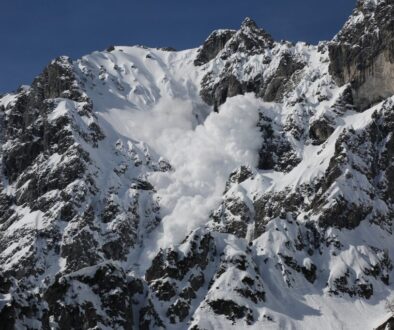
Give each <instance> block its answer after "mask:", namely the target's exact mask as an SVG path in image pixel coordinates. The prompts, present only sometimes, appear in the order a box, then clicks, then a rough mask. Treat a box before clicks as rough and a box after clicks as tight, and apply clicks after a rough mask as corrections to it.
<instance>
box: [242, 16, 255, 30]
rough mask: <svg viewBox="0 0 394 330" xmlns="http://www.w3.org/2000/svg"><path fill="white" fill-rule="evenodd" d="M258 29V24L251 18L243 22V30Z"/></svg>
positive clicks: (246, 18)
mask: <svg viewBox="0 0 394 330" xmlns="http://www.w3.org/2000/svg"><path fill="white" fill-rule="evenodd" d="M246 28H249V29H258V26H257V24H256V22H255V21H254V20H253V19H251V18H250V17H245V19H244V20H243V22H242V24H241V29H246Z"/></svg>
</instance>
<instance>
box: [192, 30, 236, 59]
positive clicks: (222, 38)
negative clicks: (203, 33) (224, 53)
mask: <svg viewBox="0 0 394 330" xmlns="http://www.w3.org/2000/svg"><path fill="white" fill-rule="evenodd" d="M234 34H235V31H233V30H219V31H214V32H213V33H212V34H211V35H210V36H209V37H208V39H207V40H206V41H205V42H204V44H203V45H202V47H201V49H200V50H199V52H198V55H197V58H196V59H195V61H194V65H203V64H206V63H208V62H209V61H210V60H212V59H214V58H215V57H216V55H217V54H218V53H219V52H220V51H221V50H222V49H223V48H224V46H225V45H226V43H227V41H229V40H230V38H231V37H232V36H233V35H234Z"/></svg>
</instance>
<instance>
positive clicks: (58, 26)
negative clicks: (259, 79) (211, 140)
mask: <svg viewBox="0 0 394 330" xmlns="http://www.w3.org/2000/svg"><path fill="white" fill-rule="evenodd" d="M355 2H356V0H198V1H197V0H176V1H175V0H164V1H163V0H162V1H158V0H139V1H135V0H61V1H60V0H1V8H0V11H1V14H0V42H1V51H0V93H1V92H5V91H11V90H15V89H16V88H17V87H18V86H19V85H21V84H30V83H31V81H32V80H33V78H34V77H35V76H36V75H37V74H39V73H40V72H41V70H42V69H43V67H44V66H45V65H46V64H47V63H48V62H49V61H50V60H51V59H52V58H54V57H56V56H59V55H69V56H71V57H72V58H78V57H80V56H82V55H84V54H87V53H90V52H92V51H94V50H101V49H105V48H106V47H107V46H109V45H134V44H144V45H147V46H154V47H162V46H172V47H175V48H177V49H185V48H191V47H196V46H198V45H200V44H201V43H202V42H203V41H204V40H205V38H206V37H207V35H208V34H209V33H210V32H211V31H212V30H214V29H217V28H238V27H239V25H240V24H241V22H242V20H243V19H244V18H245V17H246V16H250V17H251V18H253V19H254V20H255V21H256V22H257V24H258V25H259V26H261V27H263V28H265V29H266V30H267V31H268V32H270V33H271V34H272V35H273V37H274V38H275V39H277V40H280V39H286V40H291V41H298V40H302V41H307V42H310V43H317V42H318V41H319V40H327V39H331V38H332V36H333V35H334V34H335V33H336V32H337V31H338V30H339V28H340V27H341V26H342V25H343V23H344V22H345V20H346V18H347V17H348V16H349V15H350V14H351V12H352V9H353V8H354V7H355Z"/></svg>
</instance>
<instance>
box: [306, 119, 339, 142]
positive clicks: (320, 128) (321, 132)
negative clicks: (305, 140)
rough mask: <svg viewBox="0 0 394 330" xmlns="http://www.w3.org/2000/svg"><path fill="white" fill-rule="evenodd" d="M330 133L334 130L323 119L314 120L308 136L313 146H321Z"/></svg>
mask: <svg viewBox="0 0 394 330" xmlns="http://www.w3.org/2000/svg"><path fill="white" fill-rule="evenodd" d="M332 132H334V128H333V126H332V125H330V123H329V121H328V120H327V119H325V118H323V119H320V120H316V121H315V122H313V123H312V124H311V126H310V128H309V136H310V138H311V139H312V141H313V144H322V143H323V142H325V141H326V140H327V139H328V138H329V137H330V135H331V134H332Z"/></svg>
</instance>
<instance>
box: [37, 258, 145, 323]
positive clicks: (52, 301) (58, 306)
mask: <svg viewBox="0 0 394 330" xmlns="http://www.w3.org/2000/svg"><path fill="white" fill-rule="evenodd" d="M90 290H92V291H93V293H94V294H95V295H96V296H95V297H98V300H95V299H93V300H90V299H89V296H90V295H89V291H90ZM142 290H143V289H142V284H141V283H140V281H139V280H136V279H133V278H130V277H127V276H126V274H124V272H123V270H121V269H119V268H118V267H116V266H115V265H113V264H110V263H106V264H101V265H99V266H94V267H91V268H87V269H85V270H82V271H80V272H77V273H71V274H68V275H66V276H61V277H58V278H56V279H55V282H54V283H53V284H52V285H51V286H49V287H48V289H47V291H46V292H45V295H44V299H45V300H46V302H47V304H48V308H47V310H46V311H45V312H44V315H43V320H42V322H43V329H50V328H51V326H53V325H54V324H57V325H58V326H59V329H79V328H83V329H85V328H94V327H100V326H107V327H111V328H122V329H133V328H134V326H135V324H134V320H133V307H132V305H133V303H132V299H133V296H134V295H136V294H138V293H142ZM100 309H102V310H108V311H109V312H107V313H108V314H107V315H106V316H104V315H105V314H106V313H103V312H102V311H100Z"/></svg>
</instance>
